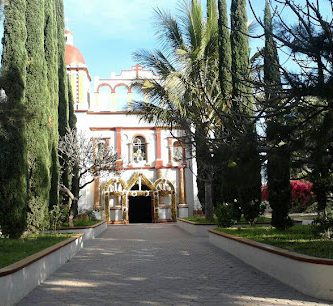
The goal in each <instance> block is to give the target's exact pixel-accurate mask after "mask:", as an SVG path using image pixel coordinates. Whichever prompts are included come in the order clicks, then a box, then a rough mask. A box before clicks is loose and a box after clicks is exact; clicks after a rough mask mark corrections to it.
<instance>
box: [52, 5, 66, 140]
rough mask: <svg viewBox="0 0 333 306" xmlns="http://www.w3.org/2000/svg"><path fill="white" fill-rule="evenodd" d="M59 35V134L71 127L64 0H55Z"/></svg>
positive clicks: (63, 134)
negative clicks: (69, 123)
mask: <svg viewBox="0 0 333 306" xmlns="http://www.w3.org/2000/svg"><path fill="white" fill-rule="evenodd" d="M55 5H56V18H57V35H58V63H59V66H58V79H59V107H58V112H59V117H58V123H59V136H60V137H63V136H65V135H66V132H67V129H68V128H69V125H68V120H69V106H68V79H67V72H66V63H65V36H64V33H65V22H64V3H63V0H55Z"/></svg>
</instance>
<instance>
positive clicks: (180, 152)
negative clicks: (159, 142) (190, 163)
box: [172, 141, 184, 162]
mask: <svg viewBox="0 0 333 306" xmlns="http://www.w3.org/2000/svg"><path fill="white" fill-rule="evenodd" d="M172 153H173V154H172V155H173V160H174V161H175V162H181V161H183V160H184V147H183V145H182V144H181V143H180V142H179V141H176V142H174V143H173V152H172Z"/></svg>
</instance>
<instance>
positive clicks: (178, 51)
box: [133, 0, 221, 220]
mask: <svg viewBox="0 0 333 306" xmlns="http://www.w3.org/2000/svg"><path fill="white" fill-rule="evenodd" d="M217 14H218V13H217V4H216V0H209V1H208V14H207V18H205V17H204V16H203V10H202V6H201V3H200V1H199V0H193V1H191V2H190V3H187V2H186V3H185V2H184V4H183V6H182V7H181V10H180V15H179V16H176V17H173V16H172V15H170V14H169V13H166V12H164V11H161V10H159V9H157V10H156V17H157V18H156V19H157V20H158V27H157V35H158V38H159V40H160V43H161V50H154V51H147V50H140V51H138V52H136V53H135V54H134V58H135V60H136V61H137V62H139V63H140V64H141V65H143V66H145V67H147V68H149V69H151V70H153V71H154V72H155V73H156V74H157V75H159V76H160V79H159V80H155V81H154V80H141V81H140V82H139V88H140V89H141V91H142V92H143V94H144V95H145V96H146V97H147V98H148V100H149V101H150V102H149V103H146V102H136V103H134V104H133V108H135V109H136V110H138V109H139V110H141V111H143V113H144V115H143V117H144V119H145V120H148V121H149V122H155V123H156V124H160V123H163V124H168V125H169V126H170V127H171V128H173V127H175V126H176V127H177V128H180V129H182V130H184V131H185V135H184V137H183V138H182V141H183V142H185V143H187V144H190V145H193V146H194V147H195V155H196V160H197V164H198V181H199V182H200V183H201V184H202V182H204V185H205V192H204V193H205V213H206V218H207V219H209V220H211V219H213V202H212V181H213V173H214V164H213V158H212V154H213V152H214V151H215V150H214V146H215V141H214V140H215V133H216V131H218V130H220V129H219V127H220V126H221V118H219V117H218V116H217V113H220V112H218V110H219V109H221V105H220V103H221V99H220V86H219V69H218V64H219V61H218V18H217ZM200 183H199V184H198V185H200ZM198 187H199V186H198ZM199 188H200V187H199Z"/></svg>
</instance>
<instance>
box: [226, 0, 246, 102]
mask: <svg viewBox="0 0 333 306" xmlns="http://www.w3.org/2000/svg"><path fill="white" fill-rule="evenodd" d="M247 32H248V25H247V15H246V1H245V0H232V1H231V36H230V39H231V54H232V57H231V58H232V66H231V71H232V88H233V97H234V98H242V99H244V98H246V96H247V94H248V93H249V88H248V84H247V80H248V77H249V55H250V49H249V41H248V37H247V35H246V34H247ZM243 103H244V102H243ZM240 106H241V105H239V103H238V105H237V106H236V107H237V108H239V107H240Z"/></svg>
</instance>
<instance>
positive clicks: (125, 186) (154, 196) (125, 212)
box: [104, 173, 177, 224]
mask: <svg viewBox="0 0 333 306" xmlns="http://www.w3.org/2000/svg"><path fill="white" fill-rule="evenodd" d="M104 195H105V218H106V221H107V222H112V223H125V224H127V223H129V198H130V197H151V205H152V222H159V221H163V220H166V219H167V220H170V217H168V218H163V217H161V218H160V216H159V213H160V210H161V213H162V215H163V211H164V213H165V214H167V215H168V216H170V211H171V219H172V221H176V219H177V206H176V192H175V187H174V185H173V184H172V183H171V182H170V181H169V180H166V179H163V178H161V179H158V180H156V181H155V182H154V183H152V182H151V181H150V180H149V179H148V178H147V177H146V176H145V175H144V174H143V173H135V174H133V176H132V177H131V178H130V179H129V180H128V181H127V183H126V182H125V181H124V180H121V179H119V178H113V179H111V180H109V181H108V182H107V183H106V184H105V185H104Z"/></svg>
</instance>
